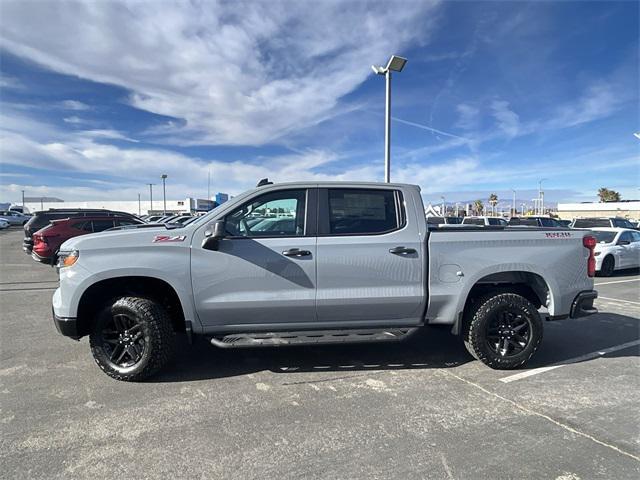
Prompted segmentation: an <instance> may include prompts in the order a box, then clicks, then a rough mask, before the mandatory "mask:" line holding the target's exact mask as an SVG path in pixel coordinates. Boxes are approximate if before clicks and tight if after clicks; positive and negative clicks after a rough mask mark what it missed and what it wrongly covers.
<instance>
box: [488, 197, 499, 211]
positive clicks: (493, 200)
mask: <svg viewBox="0 0 640 480" xmlns="http://www.w3.org/2000/svg"><path fill="white" fill-rule="evenodd" d="M489 203H490V204H491V213H495V208H496V205H497V204H498V195H496V194H495V193H492V194H491V195H489Z"/></svg>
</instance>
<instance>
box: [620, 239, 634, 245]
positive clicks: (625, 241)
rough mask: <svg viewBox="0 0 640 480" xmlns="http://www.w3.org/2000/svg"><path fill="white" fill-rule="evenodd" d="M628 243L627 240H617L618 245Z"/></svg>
mask: <svg viewBox="0 0 640 480" xmlns="http://www.w3.org/2000/svg"><path fill="white" fill-rule="evenodd" d="M630 243H631V242H630V241H629V240H618V245H629V244H630Z"/></svg>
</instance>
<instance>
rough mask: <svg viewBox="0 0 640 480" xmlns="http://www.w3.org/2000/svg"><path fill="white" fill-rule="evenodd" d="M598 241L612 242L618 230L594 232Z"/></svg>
mask: <svg viewBox="0 0 640 480" xmlns="http://www.w3.org/2000/svg"><path fill="white" fill-rule="evenodd" d="M591 235H593V236H594V237H596V241H597V242H598V243H611V242H613V239H614V238H616V232H592V233H591Z"/></svg>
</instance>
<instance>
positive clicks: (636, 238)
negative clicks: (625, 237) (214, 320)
mask: <svg viewBox="0 0 640 480" xmlns="http://www.w3.org/2000/svg"><path fill="white" fill-rule="evenodd" d="M631 237H632V238H633V241H634V242H640V232H631Z"/></svg>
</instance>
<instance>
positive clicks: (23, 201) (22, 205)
mask: <svg viewBox="0 0 640 480" xmlns="http://www.w3.org/2000/svg"><path fill="white" fill-rule="evenodd" d="M22 213H24V190H22Z"/></svg>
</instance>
